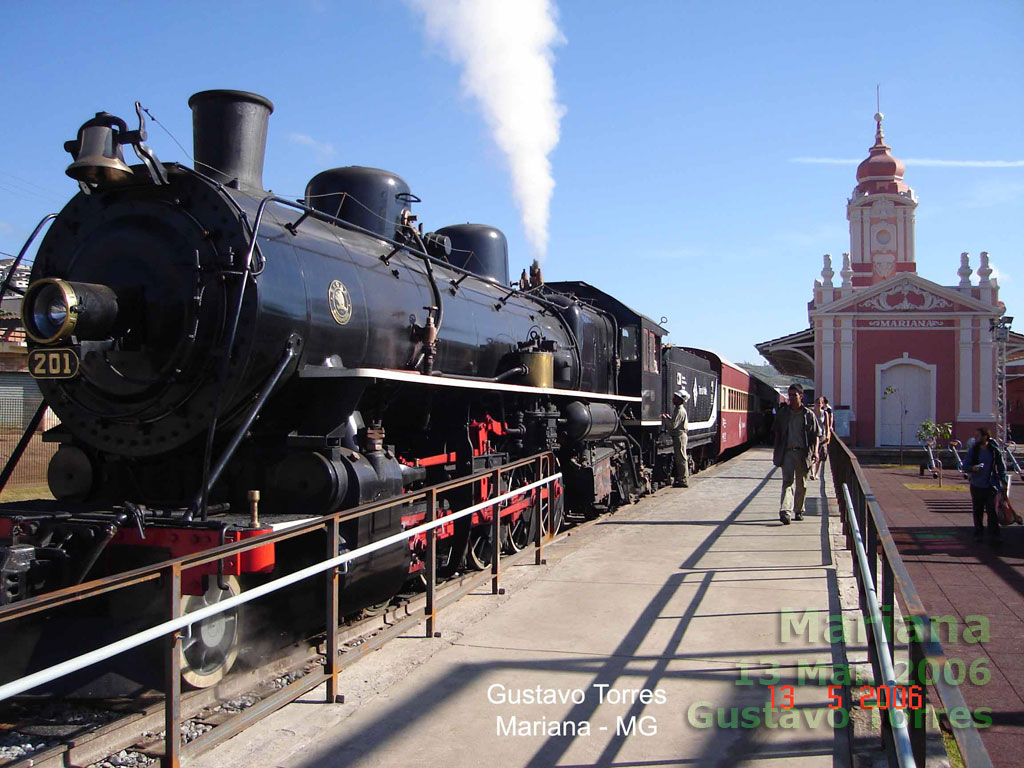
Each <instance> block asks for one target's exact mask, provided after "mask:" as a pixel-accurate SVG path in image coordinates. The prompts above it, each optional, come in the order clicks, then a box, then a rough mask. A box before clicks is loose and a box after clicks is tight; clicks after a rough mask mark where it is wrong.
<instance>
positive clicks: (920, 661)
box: [908, 622, 941, 765]
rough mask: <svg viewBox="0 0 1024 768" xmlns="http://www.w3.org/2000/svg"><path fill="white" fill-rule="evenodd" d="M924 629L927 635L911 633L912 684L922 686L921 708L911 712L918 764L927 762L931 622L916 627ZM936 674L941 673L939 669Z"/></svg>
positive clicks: (911, 725) (912, 734)
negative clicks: (927, 649) (927, 650)
mask: <svg viewBox="0 0 1024 768" xmlns="http://www.w3.org/2000/svg"><path fill="white" fill-rule="evenodd" d="M919 631H923V632H924V633H925V637H921V638H918V637H914V633H913V632H912V633H911V640H910V679H909V681H908V682H909V684H910V685H915V684H916V685H918V686H920V688H921V708H920V709H919V710H916V711H914V712H911V713H910V748H911V750H912V751H913V753H914V762H915V763H917V765H924V764H925V762H924V761H925V755H926V753H927V747H928V714H929V713H928V668H929V667H928V663H927V662H926V661H925V657H924V644H925V642H927V638H928V637H929V636H930V633H931V623H930V622H929V624H928V626H926V627H924V628H923V630H922V629H921V628H916V629H915V632H919ZM935 673H936V674H941V671H940V670H939V669H936V670H935Z"/></svg>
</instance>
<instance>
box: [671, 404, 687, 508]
mask: <svg viewBox="0 0 1024 768" xmlns="http://www.w3.org/2000/svg"><path fill="white" fill-rule="evenodd" d="M689 399H690V395H689V394H688V393H687V392H686V390H683V389H677V390H676V391H675V392H673V393H672V405H674V406H675V410H674V411H673V412H672V428H671V430H670V431H671V434H672V452H673V459H674V461H673V465H672V478H673V480H674V482H673V483H672V487H673V488H688V487H689V485H690V462H689V459H687V457H686V429H687V427H689V426H690V417H689V416H687V415H686V402H687V401H688V400H689Z"/></svg>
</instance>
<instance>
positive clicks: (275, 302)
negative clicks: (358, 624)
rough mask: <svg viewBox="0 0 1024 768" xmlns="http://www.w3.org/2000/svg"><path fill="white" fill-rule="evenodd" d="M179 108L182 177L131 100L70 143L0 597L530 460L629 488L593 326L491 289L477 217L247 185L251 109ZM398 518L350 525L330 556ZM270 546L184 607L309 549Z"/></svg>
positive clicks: (367, 568) (346, 586)
mask: <svg viewBox="0 0 1024 768" xmlns="http://www.w3.org/2000/svg"><path fill="white" fill-rule="evenodd" d="M189 104H190V106H191V108H192V110H193V125H194V144H195V153H194V154H195V163H194V164H195V168H194V169H193V168H188V167H185V166H183V165H179V164H176V163H161V162H160V161H159V160H158V159H157V158H156V157H155V155H154V154H153V152H152V151H151V150H150V149H149V148H148V147H147V146H146V145H145V143H144V140H145V129H144V123H143V122H142V120H143V118H142V112H141V110H139V120H140V128H139V129H138V130H134V131H131V130H128V127H127V125H126V123H125V122H124V121H123V120H121V119H119V118H117V117H114V116H112V115H110V114H107V113H99V114H97V115H96V117H95V118H93V119H91V120H89V121H88V122H86V123H85V124H83V125H82V127H81V128H80V130H79V132H78V135H77V137H76V138H75V139H74V140H72V141H70V142H68V143H67V144H66V146H65V148H66V149H67V150H68V151H69V152H70V153H71V155H72V157H73V160H74V162H73V163H72V164H71V166H70V167H69V168H68V175H70V176H71V177H72V178H74V179H76V180H77V181H78V182H79V184H80V187H81V192H80V194H78V195H76V196H75V197H74V198H73V199H72V200H71V201H70V202H69V203H68V204H67V205H66V206H65V208H64V209H63V210H62V211H61V212H60V213H59V215H58V216H57V217H56V219H55V220H54V222H53V224H52V225H51V227H50V229H49V231H48V232H47V234H46V236H45V238H44V240H43V241H42V243H41V245H40V247H39V250H38V254H37V256H36V259H35V263H34V266H33V269H32V275H31V282H30V285H29V288H28V290H27V292H26V294H25V296H24V300H23V320H24V325H25V329H26V333H27V334H28V336H29V339H30V342H29V346H30V352H29V368H30V372H31V373H32V374H33V375H34V376H36V377H37V378H38V379H39V384H40V388H41V390H42V392H43V395H44V398H45V402H46V404H47V405H48V406H49V407H50V408H52V410H53V411H54V412H55V413H56V415H57V416H58V417H59V419H60V425H59V426H58V427H56V428H55V429H51V430H49V431H48V432H47V434H46V439H47V440H51V441H55V442H57V443H59V449H58V450H57V452H56V455H55V456H54V458H53V460H52V462H51V464H50V468H49V473H48V476H49V484H50V489H51V491H52V493H53V496H54V497H55V500H54V501H42V500H40V501H35V502H18V503H8V504H4V505H0V569H2V574H0V576H2V582H0V584H2V586H0V604H2V603H10V602H13V601H15V600H18V599H23V598H25V597H28V596H31V595H34V594H39V593H42V592H45V591H49V590H53V589H58V588H61V587H65V586H68V585H71V584H75V583H79V582H81V581H84V580H87V579H89V578H94V577H97V576H100V575H102V574H104V573H107V572H111V571H117V570H123V569H125V568H129V567H134V566H138V565H142V564H145V563H150V562H155V561H159V560H162V559H164V558H166V557H168V556H180V555H183V554H188V553H190V552H194V551H197V550H202V549H205V548H209V547H212V546H215V545H216V544H219V543H223V542H225V541H234V540H237V539H240V538H245V537H250V536H258V535H260V533H265V532H266V531H269V530H272V529H274V528H275V527H276V526H280V525H282V524H287V523H288V522H289V521H290V520H293V519H294V518H296V517H297V516H306V517H308V516H315V515H319V514H324V513H328V512H333V511H336V510H338V509H344V508H348V507H355V506H358V505H360V504H363V503H366V502H369V501H374V500H379V499H383V498H388V497H394V496H398V495H400V494H402V493H403V491H404V490H405V489H408V488H414V487H420V486H422V485H423V484H433V483H436V482H440V481H443V480H446V479H449V478H451V477H454V476H459V475H464V474H468V473H471V472H473V471H474V470H476V469H479V468H482V467H485V466H487V467H490V466H495V465H499V464H501V463H504V462H507V461H510V460H512V459H515V458H519V457H524V456H530V455H532V454H535V453H538V452H541V451H548V450H550V451H555V452H556V453H557V455H558V457H559V460H560V463H561V469H562V471H563V473H564V475H565V477H566V485H567V486H570V487H572V488H574V489H576V492H577V493H578V494H580V495H581V498H583V497H585V498H586V499H587V504H588V505H589V504H593V503H601V502H609V501H611V497H612V495H613V494H616V493H617V494H620V495H621V494H626V495H627V496H628V495H629V494H631V493H632V494H635V493H636V492H638V491H639V489H640V486H641V485H642V481H641V479H640V478H641V477H642V473H643V470H642V467H641V466H640V465H641V460H640V457H639V455H638V454H637V452H636V451H635V450H633V448H632V447H631V445H630V444H629V441H628V439H627V438H626V437H625V436H624V433H623V430H622V427H621V426H620V414H621V413H622V412H623V409H625V408H628V407H629V406H631V405H633V404H637V403H639V402H640V399H641V398H640V397H639V395H636V394H623V393H620V392H619V391H618V385H619V375H618V374H619V366H620V360H619V354H618V349H619V346H618V341H617V340H618V335H619V328H618V325H617V323H616V320H615V318H614V317H613V316H612V314H610V313H609V312H607V311H604V310H602V309H600V308H598V307H595V306H592V305H590V304H588V303H585V302H583V301H582V300H580V299H578V298H574V297H571V296H567V295H566V294H564V293H562V292H558V291H555V290H551V289H546V288H544V287H543V286H541V285H539V284H538V285H535V286H532V287H530V288H526V287H514V286H510V284H509V280H508V253H507V245H506V241H505V238H504V236H503V235H502V234H501V232H500V231H499V230H497V229H495V228H493V227H489V226H483V225H465V224H462V225H454V226H449V227H444V228H441V229H438V230H437V231H436V232H430V233H425V234H424V233H423V232H422V229H421V228H420V227H418V226H417V225H416V217H415V215H414V214H413V213H412V207H413V205H414V204H415V203H416V202H417V198H416V197H415V196H414V195H413V194H412V192H411V190H410V188H409V186H408V185H407V184H406V182H405V181H404V180H403V179H401V178H400V177H399V176H397V175H395V174H392V173H388V172H385V171H382V170H378V169H373V168H363V167H346V168H335V169H331V170H327V171H324V172H322V173H320V174H317V175H316V176H315V177H314V178H313V179H311V180H310V182H309V184H308V186H307V189H306V196H305V199H304V200H302V201H298V202H296V201H291V200H286V199H282V198H279V197H275V196H274V195H273V194H272V193H269V192H267V191H265V190H264V188H263V183H262V166H263V156H264V150H265V141H266V135H267V127H268V119H269V116H270V114H271V112H272V110H273V107H272V105H271V103H270V102H269V101H268V100H267V99H265V98H263V97H261V96H257V95H255V94H250V93H245V92H238V91H206V92H202V93H198V94H196V95H194V96H193V97H192V98H191V99H190V101H189ZM125 146H129V147H132V148H134V149H135V151H136V154H138V156H139V157H140V159H141V160H142V163H141V164H140V165H136V166H132V167H129V166H128V165H126V164H125V162H124V160H123V154H122V148H123V147H125ZM595 465H597V469H596V470H595ZM523 479H524V480H528V479H530V478H528V477H526V478H523ZM626 488H628V490H625V489H626ZM253 492H258V493H259V494H260V507H261V512H262V514H261V525H260V526H259V527H255V528H254V527H252V526H250V525H249V524H248V517H247V515H246V510H247V508H248V499H249V498H250V496H251V494H252V493H253ZM563 492H564V488H563V486H562V485H560V484H559V485H558V486H557V487H556V489H555V496H556V498H555V499H553V500H552V508H553V509H554V510H555V513H554V514H555V515H556V516H557V515H560V514H561V510H562V508H563ZM473 500H474V499H472V498H467V499H466V501H467V503H471V502H472V501H473ZM580 506H581V505H579V504H576V505H574V509H575V508H576V507H580ZM510 509H512V510H513V511H512V512H510V513H509V514H508V518H509V519H508V520H504V519H503V524H504V525H506V526H507V527H508V528H509V533H508V535H509V537H510V538H511V539H512V540H513V541H515V540H517V539H521V538H523V537H524V536H528V535H529V529H530V527H531V526H532V525H535V524H536V522H535V521H532V520H531V519H529V515H530V513H529V511H528V510H523V511H515V505H512V506H511V507H510ZM418 517H419V518H422V510H421V511H420V514H419V516H418ZM416 521H417V516H416V515H414V514H411V515H407V516H399V515H395V516H394V517H393V519H392V518H389V519H387V520H377V519H374V520H370V519H369V518H360V519H359V520H358V521H352V522H350V523H346V524H344V526H343V529H342V536H343V546H344V547H347V548H349V549H355V548H357V547H360V546H363V545H365V544H368V543H371V542H373V541H376V540H379V539H381V538H384V537H386V536H389V535H392V534H394V533H397V532H399V531H401V530H402V529H403V528H404V527H408V526H409V525H411V524H413V523H415V522H416ZM477 522H481V523H482V522H483V521H482V520H467V521H466V522H465V524H461V523H460V524H456V525H454V526H452V528H451V530H450V531H447V530H446V532H445V533H446V535H445V536H444V538H443V539H442V541H441V542H440V545H441V546H443V550H442V552H441V557H442V560H443V562H444V563H445V564H446V565H447V567H448V568H449V570H453V569H455V568H458V567H461V566H462V564H464V563H468V564H470V565H473V564H475V565H481V564H482V563H483V562H484V561H485V560H486V554H485V553H486V550H487V549H488V548H487V547H485V546H479V547H477V546H475V544H477V543H479V542H481V541H484V539H485V537H486V535H487V532H488V526H486V525H479V526H477V525H474V523H477ZM267 549H268V551H264V550H263V549H257V550H254V551H253V552H252V553H250V556H249V557H244V558H238V559H236V560H235V561H233V569H234V570H233V571H231V572H228V573H226V574H224V573H221V574H218V575H219V578H216V579H212V578H211V576H213V575H214V569H213V566H210V567H200V568H195V569H191V570H190V571H188V572H186V574H185V577H184V582H183V585H182V591H183V593H184V594H185V595H187V596H189V595H190V596H193V597H199V598H202V597H203V596H206V595H208V594H209V593H210V592H211V591H214V592H215V591H217V590H223V589H225V588H227V589H230V590H237V589H239V588H240V587H239V584H238V580H237V578H233V577H241V578H243V579H245V578H255V577H257V575H258V574H267V573H271V572H273V571H274V569H275V567H276V566H277V565H279V564H280V560H281V559H282V558H285V557H300V558H301V557H306V556H309V557H312V555H309V554H308V553H289V552H288V550H287V548H286V547H281V546H278V547H277V549H276V552H275V551H269V548H267ZM320 552H321V550H319V549H318V550H317V555H319V553H320ZM421 554H422V552H421V551H420V550H419V549H418V548H417V544H416V542H412V543H410V544H403V545H394V546H392V547H390V548H389V549H386V550H383V551H382V552H378V553H376V554H375V555H374V556H373V557H372V558H367V559H366V560H365V561H357V562H356V563H355V564H353V567H352V568H351V569H350V570H349V572H348V573H347V574H345V576H344V579H343V587H342V589H343V600H344V604H345V606H346V608H347V609H357V608H359V607H360V606H365V605H369V604H373V603H377V602H379V601H382V600H386V599H388V598H389V597H391V596H392V595H394V594H395V593H397V592H398V591H399V590H400V589H401V588H402V587H403V585H404V584H405V583H406V582H408V581H409V580H410V578H411V576H412V575H413V574H415V573H416V572H417V571H419V570H421V569H422V567H423V563H422V560H421ZM225 576H226V577H228V578H227V581H225V578H224V577H225ZM211 634H216V633H211ZM221 634H223V633H221ZM230 639H231V638H228V641H230ZM228 641H225V642H228ZM211 650H219V652H218V653H210V651H211ZM200 651H201V652H202V653H201V654H200ZM200 651H197V654H199V655H197V656H196V658H199V657H200V655H201V657H202V658H204V659H205V658H212V659H214V661H212V662H209V663H206V662H204V663H203V664H204V665H205V666H204V668H201V669H200V668H197V666H196V662H195V659H194V658H193V659H189V658H186V659H185V660H184V661H185V667H186V668H187V669H191V675H190V676H189V677H188V678H187V679H189V680H190V682H192V683H193V684H199V685H201V684H207V683H208V682H209V681H212V680H214V679H216V678H217V677H218V676H219V675H220V674H222V673H223V669H224V668H225V667H226V666H227V665H228V664H227V662H228V661H230V653H229V652H228V651H227V650H225V649H200ZM190 665H191V666H190ZM205 667H209V669H206V668H205Z"/></svg>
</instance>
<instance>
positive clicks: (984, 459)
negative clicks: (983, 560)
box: [964, 427, 1006, 541]
mask: <svg viewBox="0 0 1024 768" xmlns="http://www.w3.org/2000/svg"><path fill="white" fill-rule="evenodd" d="M964 468H965V469H966V471H967V473H968V476H969V477H970V483H971V506H972V508H973V511H974V539H975V541H981V538H982V534H983V533H984V531H985V529H984V526H983V523H984V520H985V516H986V515H987V516H988V535H989V536H990V537H991V538H992V540H993V541H1000V540H1001V539H1002V534H1001V533H1000V532H999V519H998V518H997V517H996V493H997V492H998V491H999V490H1000V489H1002V488H1005V482H1006V481H1005V476H1006V467H1005V465H1004V464H1003V456H1002V454H1001V452H1000V451H999V448H998V447H997V446H996V444H995V443H994V442H993V441H992V437H991V435H990V433H989V431H988V430H987V429H986V428H985V427H979V428H978V433H977V436H976V437H975V440H974V445H972V446H971V447H970V448H969V449H968V451H967V462H966V464H965V467H964Z"/></svg>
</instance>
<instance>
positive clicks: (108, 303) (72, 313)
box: [21, 277, 117, 344]
mask: <svg viewBox="0 0 1024 768" xmlns="http://www.w3.org/2000/svg"><path fill="white" fill-rule="evenodd" d="M21 306H22V309H21V319H22V321H23V322H24V325H25V333H26V334H27V335H28V337H29V338H30V339H32V340H33V341H35V342H38V343H39V344H53V343H55V342H58V341H64V340H66V339H69V338H71V336H72V335H75V336H78V337H79V338H81V339H104V338H106V337H107V335H108V334H109V333H110V331H111V329H112V328H113V327H114V324H115V322H116V321H117V294H115V293H114V291H113V290H111V289H110V288H108V287H107V286H105V285H97V284H95V283H75V282H71V281H68V280H58V279H55V278H52V277H44V278H43V279H41V280H36V281H35V282H34V283H32V285H30V286H29V287H28V290H27V291H26V292H25V298H24V299H23V300H22V305H21Z"/></svg>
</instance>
